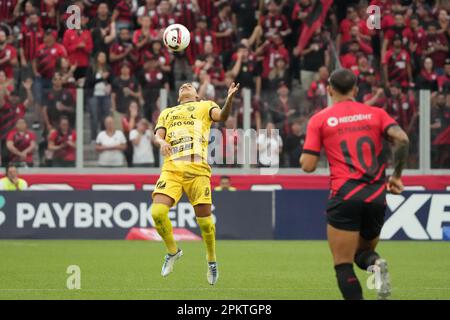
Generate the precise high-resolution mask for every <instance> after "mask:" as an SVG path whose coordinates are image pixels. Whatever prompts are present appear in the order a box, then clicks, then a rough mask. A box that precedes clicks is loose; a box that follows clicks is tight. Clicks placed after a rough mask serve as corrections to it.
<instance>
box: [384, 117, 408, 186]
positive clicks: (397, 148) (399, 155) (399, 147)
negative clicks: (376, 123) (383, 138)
mask: <svg viewBox="0 0 450 320" xmlns="http://www.w3.org/2000/svg"><path fill="white" fill-rule="evenodd" d="M387 135H388V138H389V141H390V142H391V143H392V147H393V153H394V173H393V174H392V176H391V177H390V178H389V182H388V185H387V189H388V191H389V192H391V193H393V194H400V193H402V191H403V190H404V186H403V183H402V180H401V176H402V171H403V169H404V168H405V166H406V161H407V160H408V151H409V139H408V135H407V134H406V133H405V131H403V129H402V128H400V126H398V125H395V126H392V127H390V128H389V129H388V131H387Z"/></svg>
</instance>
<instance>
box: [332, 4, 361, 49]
mask: <svg viewBox="0 0 450 320" xmlns="http://www.w3.org/2000/svg"><path fill="white" fill-rule="evenodd" d="M360 21H361V19H360V18H359V16H358V12H357V11H356V9H355V7H353V6H348V7H347V12H346V17H345V18H344V19H343V20H342V21H341V24H340V25H339V34H338V36H337V39H336V47H337V48H338V49H339V48H340V47H341V45H342V44H344V43H347V42H349V41H351V40H352V35H351V33H350V30H351V29H352V26H358V25H359V23H360Z"/></svg>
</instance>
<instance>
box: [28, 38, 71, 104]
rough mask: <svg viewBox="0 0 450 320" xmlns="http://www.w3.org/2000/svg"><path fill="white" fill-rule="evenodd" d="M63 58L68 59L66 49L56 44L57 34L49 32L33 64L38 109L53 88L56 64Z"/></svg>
mask: <svg viewBox="0 0 450 320" xmlns="http://www.w3.org/2000/svg"><path fill="white" fill-rule="evenodd" d="M62 57H67V52H66V49H65V48H64V47H63V46H62V45H60V44H59V43H56V32H54V31H52V30H47V31H46V32H45V35H44V42H43V43H42V44H41V45H40V46H39V47H38V49H37V53H36V56H35V58H34V60H33V62H32V67H33V73H34V76H35V78H34V86H33V95H34V98H35V100H36V103H37V104H38V108H39V107H40V106H41V105H42V102H43V101H42V98H43V96H44V95H45V94H46V93H48V91H49V90H50V88H51V87H52V78H53V75H54V74H55V71H56V64H57V62H58V60H59V59H60V58H62Z"/></svg>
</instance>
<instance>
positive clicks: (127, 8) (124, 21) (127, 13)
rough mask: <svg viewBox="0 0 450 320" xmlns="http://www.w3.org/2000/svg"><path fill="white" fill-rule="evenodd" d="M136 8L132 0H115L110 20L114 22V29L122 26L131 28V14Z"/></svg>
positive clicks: (119, 28) (132, 14) (117, 29)
mask: <svg viewBox="0 0 450 320" xmlns="http://www.w3.org/2000/svg"><path fill="white" fill-rule="evenodd" d="M136 10H137V8H135V7H134V6H133V0H120V1H117V4H116V6H115V7H114V11H113V14H112V20H113V21H114V22H115V23H116V31H119V30H121V29H123V28H126V29H132V28H133V16H134V15H135V13H136Z"/></svg>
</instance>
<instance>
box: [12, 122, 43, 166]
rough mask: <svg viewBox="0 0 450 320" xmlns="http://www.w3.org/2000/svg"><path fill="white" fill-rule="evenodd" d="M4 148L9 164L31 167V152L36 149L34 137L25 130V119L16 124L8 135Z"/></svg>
mask: <svg viewBox="0 0 450 320" xmlns="http://www.w3.org/2000/svg"><path fill="white" fill-rule="evenodd" d="M6 146H7V148H8V151H9V162H10V163H13V164H14V165H15V166H28V167H32V166H33V152H34V150H35V149H36V136H35V134H34V133H33V132H32V131H30V130H28V129H27V123H26V121H25V119H23V118H21V119H19V120H17V122H16V128H15V129H14V130H12V131H11V132H10V133H9V134H8V138H7V139H6Z"/></svg>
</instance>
